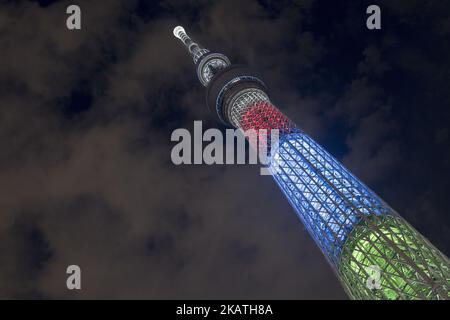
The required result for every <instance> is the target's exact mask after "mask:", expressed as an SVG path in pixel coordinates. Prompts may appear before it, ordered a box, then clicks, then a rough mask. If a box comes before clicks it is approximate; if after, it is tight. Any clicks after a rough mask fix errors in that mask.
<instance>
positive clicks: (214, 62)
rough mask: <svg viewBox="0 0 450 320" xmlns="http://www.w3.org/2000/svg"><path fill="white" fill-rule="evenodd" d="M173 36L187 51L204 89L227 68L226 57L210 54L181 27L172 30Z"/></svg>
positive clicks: (214, 53) (227, 60)
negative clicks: (195, 66) (219, 72)
mask: <svg viewBox="0 0 450 320" xmlns="http://www.w3.org/2000/svg"><path fill="white" fill-rule="evenodd" d="M173 35H174V36H175V38H178V39H179V40H180V41H181V42H182V43H183V45H184V46H185V47H186V49H187V50H188V51H189V54H190V55H191V57H192V59H193V60H194V63H195V64H196V65H197V76H198V79H199V80H200V82H201V83H202V84H203V85H204V86H205V87H206V86H207V85H208V83H209V82H210V80H211V79H212V78H213V76H214V75H215V74H216V73H217V72H218V71H220V70H221V69H224V68H226V67H228V66H229V65H230V64H231V63H230V60H229V59H228V57H227V56H225V55H223V54H221V53H216V52H210V51H209V50H208V49H206V48H204V47H203V46H201V45H200V44H198V43H197V42H195V41H194V40H193V39H192V38H191V37H190V36H189V35H188V34H187V32H186V30H184V28H183V27H182V26H177V27H175V28H174V29H173Z"/></svg>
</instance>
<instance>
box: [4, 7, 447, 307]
mask: <svg viewBox="0 0 450 320" xmlns="http://www.w3.org/2000/svg"><path fill="white" fill-rule="evenodd" d="M180 3H182V4H180ZM70 4H78V5H79V6H80V7H81V10H82V30H81V31H69V30H68V29H67V28H66V18H67V14H66V8H67V6H68V5H70ZM370 4H378V5H379V6H380V7H381V10H382V30H375V31H370V30H368V29H367V28H366V18H367V14H366V8H367V6H368V5H370ZM0 6H1V10H0V148H1V149H0V298H8V299H12V298H26V299H29V298H34V299H37V298H43V299H56V298H63V299H79V298H86V299H96V298H104V299H107V298H112V299H119V298H120V299H122V298H124V299H131V298H138V299H166V298H167V299H173V298H179V299H198V298H207V299H219V298H234V299H261V298H264V299H316V298H319V299H346V295H345V293H344V291H343V290H342V289H341V286H340V284H339V282H338V280H337V279H336V277H335V275H334V273H333V271H332V269H331V268H330V267H329V265H328V264H327V262H326V260H325V258H324V257H323V256H322V254H321V252H320V250H319V249H318V248H317V247H316V245H315V244H314V242H313V241H312V240H311V239H310V238H309V236H308V234H307V233H306V231H305V229H304V228H303V226H302V224H301V222H300V221H299V220H298V218H297V217H296V215H295V213H294V211H293V209H291V208H290V206H289V204H288V203H287V201H285V199H284V198H283V195H282V193H281V192H280V191H279V190H278V188H277V187H276V185H275V183H274V182H273V181H272V179H271V178H270V177H267V176H266V177H263V176H260V175H259V167H258V166H255V165H240V166H237V165H235V166H220V165H216V166H207V165H196V166H194V165H192V166H189V165H185V166H175V165H173V164H172V162H171V159H170V152H171V149H172V147H173V146H174V145H175V143H173V142H171V141H170V136H171V133H172V131H173V130H175V129H177V128H187V129H189V130H192V128H193V121H194V120H204V127H216V128H220V129H225V128H224V127H223V126H222V125H221V124H219V123H217V122H215V120H214V117H213V115H211V114H210V113H209V111H208V109H207V107H206V105H205V89H204V87H203V86H202V85H201V84H200V83H199V82H198V80H197V78H196V75H195V68H194V66H193V64H192V61H191V59H190V57H189V56H188V54H187V52H186V51H185V49H184V48H183V46H182V45H181V44H180V43H179V42H178V41H177V40H176V39H174V37H173V35H172V29H173V27H174V26H176V25H178V24H181V25H184V26H185V28H186V30H187V31H188V33H190V34H191V35H192V36H193V37H194V38H195V39H196V40H198V41H199V42H200V43H201V44H203V45H205V46H206V47H207V48H209V49H211V50H214V51H218V52H222V53H224V54H226V55H227V56H228V57H230V59H231V60H232V61H233V62H236V63H246V64H249V65H251V66H253V67H255V68H256V69H257V70H258V71H259V72H260V73H261V74H262V76H263V77H264V80H265V81H266V83H267V84H268V85H269V87H270V93H271V98H272V101H273V102H274V103H275V104H276V105H277V106H278V107H279V108H280V109H281V110H283V111H285V113H286V114H287V115H288V116H289V117H290V118H291V119H292V120H294V121H295V122H296V123H297V124H298V125H299V127H301V128H302V129H304V131H306V132H307V133H308V134H309V135H310V136H311V137H313V138H314V139H315V140H317V141H318V142H319V143H320V144H322V145H323V146H324V147H325V148H326V149H327V150H328V151H329V152H330V153H332V154H333V155H334V156H336V157H337V158H338V159H339V160H341V161H342V162H343V163H344V165H345V166H346V167H348V168H349V169H350V170H351V171H352V172H353V173H354V174H355V175H356V176H357V177H359V178H360V179H361V180H362V181H364V182H365V183H366V184H367V185H368V186H369V187H371V188H372V189H373V190H374V191H375V192H376V193H377V194H379V195H380V196H381V197H382V198H383V199H384V200H385V201H386V202H388V203H389V204H390V205H391V206H392V207H393V208H394V209H395V210H396V211H398V212H399V213H400V214H401V215H402V216H403V217H404V218H405V219H406V220H408V221H409V222H410V223H411V224H412V225H413V226H414V227H416V228H417V229H418V230H419V231H420V232H421V233H422V234H423V235H424V236H426V237H427V238H428V239H429V240H430V241H431V242H432V243H433V244H434V245H435V246H436V247H438V248H439V249H440V250H441V251H442V252H443V253H445V254H446V255H450V216H449V211H448V208H449V207H450V196H449V190H450V132H449V130H450V129H449V121H450V108H449V107H450V89H449V88H450V5H449V3H448V1H442V0H436V1H426V0H403V1H400V0H386V1H370V2H368V1H359V0H358V1H357V0H354V1H331V0H330V1H326V0H306V1H280V0H278V1H262V0H261V1H253V0H252V1H250V0H246V1H244V0H217V1H203V0H196V1H183V2H181V1H153V0H152V1H150V0H148V1H143V0H141V1H138V0H123V1H49V0H48V1H18V0H16V1H0ZM71 264H76V265H79V266H80V267H81V270H82V290H81V291H69V290H67V288H66V277H67V275H66V268H67V266H68V265H71Z"/></svg>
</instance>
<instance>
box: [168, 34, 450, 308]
mask: <svg viewBox="0 0 450 320" xmlns="http://www.w3.org/2000/svg"><path fill="white" fill-rule="evenodd" d="M173 33H174V35H175V37H176V38H178V39H180V40H181V42H182V43H183V44H184V46H185V47H186V48H187V50H188V51H189V53H190V55H191V56H192V58H193V60H194V63H195V65H196V69H197V76H198V78H199V80H200V82H201V83H202V84H203V85H204V86H205V87H206V88H207V103H208V107H209V108H210V109H211V110H212V111H213V113H214V114H215V115H216V116H217V117H218V119H219V120H220V121H221V122H223V123H224V124H226V125H228V126H232V127H235V128H239V129H242V130H243V131H247V130H250V129H253V130H257V131H258V130H260V129H266V130H271V129H278V130H279V135H280V139H279V144H278V147H277V149H276V150H272V153H271V158H270V162H269V163H270V167H269V168H270V170H271V172H272V174H273V178H274V179H275V181H276V183H277V184H278V186H279V188H280V189H281V190H282V191H283V193H284V194H285V196H286V198H287V200H288V201H289V203H290V204H291V206H292V207H293V209H294V210H295V212H296V214H297V215H298V217H299V218H300V220H301V221H302V222H303V224H304V225H305V227H306V229H307V230H308V232H309V234H310V235H311V236H312V238H313V239H314V241H315V242H316V244H317V245H318V246H319V247H320V249H321V250H322V252H323V254H324V255H325V257H326V258H327V260H328V262H329V263H330V265H331V266H332V268H333V270H334V271H335V273H336V275H337V276H338V278H339V279H340V281H341V283H342V285H343V287H344V289H345V291H346V292H347V294H348V295H349V296H350V297H351V298H353V299H388V300H397V299H427V300H428V299H449V297H450V263H449V259H448V258H447V257H446V256H445V255H444V254H442V253H441V252H440V251H439V250H438V249H437V248H435V247H434V246H433V245H432V244H431V243H430V242H429V241H428V240H427V239H426V238H425V237H423V236H422V235H421V234H420V233H419V232H418V231H417V230H415V229H414V228H413V227H412V226H411V225H410V224H409V223H408V222H406V221H405V220H404V219H403V218H402V217H401V216H400V215H399V214H398V213H397V212H396V211H394V210H393V209H392V208H391V207H390V206H389V205H388V204H386V203H385V202H384V201H383V200H382V199H381V198H380V197H378V196H377V195H376V194H375V193H374V192H373V191H372V190H370V189H369V188H368V187H367V186H365V185H364V184H363V183H362V182H361V181H360V180H358V179H357V178H356V177H355V176H354V175H353V174H352V173H351V172H350V171H349V170H347V169H346V168H345V167H344V166H343V165H342V164H340V163H339V161H337V160H336V159H335V158H334V157H333V156H332V155H330V154H329V153H328V152H327V151H326V150H325V149H324V148H323V147H321V146H320V145H319V144H318V143H317V142H315V141H314V140H313V139H311V138H310V137H309V136H308V135H307V134H305V133H304V132H303V131H302V130H301V129H299V128H298V127H297V126H296V125H295V124H294V123H293V122H292V121H291V120H290V119H289V118H288V117H287V116H286V115H284V114H283V113H282V112H281V111H280V110H279V109H278V108H276V107H275V106H274V105H273V104H272V102H271V101H270V98H269V96H268V94H267V87H266V85H265V84H264V82H263V81H262V80H261V79H260V78H259V77H258V76H257V75H256V73H255V72H254V71H252V69H250V68H248V67H246V66H242V65H234V64H231V62H230V60H229V59H228V58H227V57H226V56H225V55H223V54H221V53H215V52H211V51H209V50H207V49H205V48H204V47H202V46H201V45H199V44H198V43H196V42H195V41H193V40H192V39H191V38H190V37H189V36H188V35H187V33H186V32H185V30H184V29H183V27H181V26H178V27H176V28H175V29H174V30H173Z"/></svg>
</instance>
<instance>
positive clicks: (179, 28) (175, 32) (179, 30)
mask: <svg viewBox="0 0 450 320" xmlns="http://www.w3.org/2000/svg"><path fill="white" fill-rule="evenodd" d="M180 33H186V31H185V30H184V28H183V27H182V26H176V27H175V28H174V29H173V35H174V36H175V37H176V38H178V39H181V36H180Z"/></svg>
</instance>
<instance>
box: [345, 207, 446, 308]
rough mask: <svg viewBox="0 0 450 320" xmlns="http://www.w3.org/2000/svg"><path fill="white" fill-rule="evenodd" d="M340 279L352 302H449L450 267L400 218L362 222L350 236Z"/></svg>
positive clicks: (346, 245) (380, 218) (439, 254)
mask: <svg viewBox="0 0 450 320" xmlns="http://www.w3.org/2000/svg"><path fill="white" fill-rule="evenodd" d="M339 274H340V275H341V277H342V282H343V284H344V287H345V288H346V289H347V291H348V293H349V295H350V297H352V298H353V299H388V300H397V299H408V300H409V299H448V296H449V295H450V263H449V260H448V259H447V258H446V257H445V256H443V255H442V254H441V253H440V252H439V251H438V250H437V249H436V248H435V247H434V246H433V245H432V244H430V243H429V242H428V241H427V240H426V239H425V238H424V237H422V236H421V235H420V234H419V233H418V232H417V231H416V230H415V229H414V228H413V227H412V226H410V225H409V224H408V223H407V222H406V221H404V220H403V219H401V218H399V217H394V216H377V217H372V218H371V219H370V220H369V219H367V220H364V221H362V222H361V223H360V224H359V225H358V226H356V227H355V229H354V230H353V231H352V233H351V234H350V236H349V238H348V240H347V242H346V243H345V246H344V249H343V251H342V255H341V258H340V267H339Z"/></svg>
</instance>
